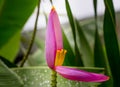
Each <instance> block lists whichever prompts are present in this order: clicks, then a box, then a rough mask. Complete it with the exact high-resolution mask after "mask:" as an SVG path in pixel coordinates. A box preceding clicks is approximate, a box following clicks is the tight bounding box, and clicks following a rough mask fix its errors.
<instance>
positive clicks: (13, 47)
mask: <svg viewBox="0 0 120 87" xmlns="http://www.w3.org/2000/svg"><path fill="white" fill-rule="evenodd" d="M19 45H20V32H16V33H15V35H14V36H13V37H12V38H9V42H7V43H6V44H5V45H4V46H2V47H1V49H0V55H1V56H3V57H5V58H6V59H8V60H9V61H14V58H15V56H16V54H17V52H18V51H19Z"/></svg>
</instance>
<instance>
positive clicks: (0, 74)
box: [0, 60, 23, 87]
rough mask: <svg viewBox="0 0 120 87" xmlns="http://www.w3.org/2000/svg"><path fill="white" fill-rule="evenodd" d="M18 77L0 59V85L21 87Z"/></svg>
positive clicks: (1, 86)
mask: <svg viewBox="0 0 120 87" xmlns="http://www.w3.org/2000/svg"><path fill="white" fill-rule="evenodd" d="M22 85H23V82H22V80H21V79H20V77H19V76H18V75H17V74H16V73H15V72H13V71H12V70H10V69H9V68H8V67H7V66H6V65H5V64H4V63H3V62H2V61H1V60H0V87H23V86H22Z"/></svg>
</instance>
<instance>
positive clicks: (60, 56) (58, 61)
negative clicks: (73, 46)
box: [55, 49, 67, 66]
mask: <svg viewBox="0 0 120 87" xmlns="http://www.w3.org/2000/svg"><path fill="white" fill-rule="evenodd" d="M66 52H67V50H64V49H61V50H57V52H56V58H55V66H61V65H62V64H63V62H64V59H65V54H66Z"/></svg>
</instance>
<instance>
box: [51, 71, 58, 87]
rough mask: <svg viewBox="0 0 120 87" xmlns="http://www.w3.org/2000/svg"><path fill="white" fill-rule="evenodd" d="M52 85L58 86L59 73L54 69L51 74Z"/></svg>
mask: <svg viewBox="0 0 120 87" xmlns="http://www.w3.org/2000/svg"><path fill="white" fill-rule="evenodd" d="M51 87H57V73H56V72H55V71H53V70H52V74H51Z"/></svg>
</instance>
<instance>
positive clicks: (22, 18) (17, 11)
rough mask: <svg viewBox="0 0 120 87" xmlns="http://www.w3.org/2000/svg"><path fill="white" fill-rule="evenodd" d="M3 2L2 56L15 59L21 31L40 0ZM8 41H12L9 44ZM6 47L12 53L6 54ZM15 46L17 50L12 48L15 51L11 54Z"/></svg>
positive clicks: (0, 19)
mask: <svg viewBox="0 0 120 87" xmlns="http://www.w3.org/2000/svg"><path fill="white" fill-rule="evenodd" d="M1 2H2V4H0V40H1V41H0V53H2V56H4V57H6V56H7V57H6V58H8V57H9V58H8V59H9V60H11V61H13V59H14V58H13V56H14V57H15V53H16V52H17V50H16V49H18V46H19V44H18V43H19V41H20V32H21V30H22V28H23V26H24V24H25V23H26V21H27V19H28V18H29V17H30V15H31V14H32V12H33V10H34V8H35V7H36V4H37V2H38V0H13V1H12V2H11V0H2V1H1ZM15 35H16V37H15ZM13 38H14V39H13ZM15 38H16V39H15ZM17 39H18V40H17ZM11 40H13V41H11ZM15 40H17V41H15ZM8 43H10V44H11V45H8ZM14 45H15V48H14ZM6 46H7V47H6ZM6 48H7V53H8V54H10V55H8V54H5V53H6V51H5V49H6ZM8 48H9V50H8ZM13 48H14V49H15V50H12V51H14V52H13V54H11V49H13ZM1 49H2V51H1ZM3 50H4V51H3ZM9 52H10V53H9ZM3 54H4V55H3Z"/></svg>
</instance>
